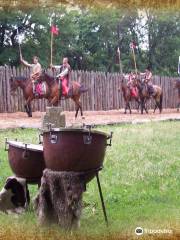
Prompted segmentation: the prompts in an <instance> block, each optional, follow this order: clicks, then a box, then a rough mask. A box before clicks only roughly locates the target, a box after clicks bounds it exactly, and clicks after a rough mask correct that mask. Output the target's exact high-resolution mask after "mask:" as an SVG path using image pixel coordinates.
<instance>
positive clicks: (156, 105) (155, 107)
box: [153, 102, 159, 113]
mask: <svg viewBox="0 0 180 240" xmlns="http://www.w3.org/2000/svg"><path fill="white" fill-rule="evenodd" d="M157 107H158V108H159V103H158V102H155V106H154V112H153V113H155V111H156V109H157Z"/></svg>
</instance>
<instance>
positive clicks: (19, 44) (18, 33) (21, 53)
mask: <svg viewBox="0 0 180 240" xmlns="http://www.w3.org/2000/svg"><path fill="white" fill-rule="evenodd" d="M17 36H18V46H19V54H20V56H21V57H22V52H21V45H20V42H19V30H18V28H17Z"/></svg>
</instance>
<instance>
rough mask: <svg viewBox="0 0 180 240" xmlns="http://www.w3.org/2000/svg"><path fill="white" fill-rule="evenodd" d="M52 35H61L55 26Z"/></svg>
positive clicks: (52, 27) (52, 28)
mask: <svg viewBox="0 0 180 240" xmlns="http://www.w3.org/2000/svg"><path fill="white" fill-rule="evenodd" d="M51 33H52V34H54V35H58V34H59V29H58V27H56V26H55V25H52V26H51Z"/></svg>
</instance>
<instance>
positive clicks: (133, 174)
mask: <svg viewBox="0 0 180 240" xmlns="http://www.w3.org/2000/svg"><path fill="white" fill-rule="evenodd" d="M98 129H99V130H102V131H105V132H110V131H113V132H114V135H113V141H112V147H108V148H107V152H106V157H105V162H104V169H103V171H102V172H101V173H100V179H101V185H102V190H103V194H104V200H105V203H106V208H107V214H108V219H109V223H110V227H109V229H108V230H107V229H106V227H105V224H104V219H103V213H102V209H101V205H100V199H99V195H98V189H97V185H96V181H95V180H96V179H94V180H93V181H91V182H90V184H89V185H88V186H87V191H86V193H85V194H84V201H85V202H86V203H87V204H88V207H86V208H84V209H83V213H82V218H81V227H80V230H79V232H78V233H77V235H78V236H79V234H81V235H83V239H84V236H86V235H88V236H92V235H97V234H101V236H102V233H103V236H105V235H106V234H109V232H111V233H119V234H128V235H131V236H132V237H133V236H134V229H135V228H136V227H137V226H141V227H143V228H151V229H164V228H165V229H172V230H173V231H174V232H180V147H179V145H180V122H163V123H154V122H153V123H148V124H142V125H123V126H108V127H99V128H98ZM5 137H7V138H8V139H15V138H18V140H23V141H26V142H27V143H28V142H29V143H32V142H33V143H37V142H38V132H37V131H36V130H18V129H17V130H13V131H12V130H11V131H1V132H0V187H2V186H3V184H4V182H5V179H6V178H7V177H8V176H10V175H12V172H11V169H10V167H9V164H8V159H7V152H5V151H4V139H5ZM30 193H31V197H33V196H35V194H36V193H37V187H36V186H34V185H31V186H30ZM12 224H13V226H14V228H15V229H16V231H19V232H21V233H25V232H26V235H27V234H31V233H32V235H31V236H36V237H37V236H38V237H39V239H45V236H46V237H47V236H49V237H48V238H47V239H50V235H48V233H49V232H48V231H54V233H53V234H54V237H53V238H52V239H56V238H55V233H56V234H57V236H56V237H57V239H59V238H58V236H59V235H58V234H60V233H59V231H57V227H56V226H54V227H53V228H51V230H50V229H48V230H47V229H46V230H45V229H43V228H40V227H39V226H38V223H37V220H36V216H35V213H34V212H33V208H32V204H31V206H30V209H29V211H28V212H27V213H26V214H24V215H22V216H20V217H18V218H16V217H14V216H7V215H5V214H0V236H1V233H2V234H5V231H10V232H12V234H13V231H12V229H11V226H12ZM5 226H6V227H5ZM14 228H13V229H14ZM44 234H45V235H44ZM49 234H50V233H49ZM60 235H61V237H62V236H64V238H65V239H66V238H71V239H72V236H71V237H70V236H67V235H63V234H62V233H61V234H60ZM15 236H16V234H15V235H14V234H13V237H15ZM29 236H30V235H29ZM36 237H35V238H34V239H37V238H36ZM76 237H77V236H76ZM14 239H16V238H14ZM17 239H18V238H17ZM27 239H28V238H27Z"/></svg>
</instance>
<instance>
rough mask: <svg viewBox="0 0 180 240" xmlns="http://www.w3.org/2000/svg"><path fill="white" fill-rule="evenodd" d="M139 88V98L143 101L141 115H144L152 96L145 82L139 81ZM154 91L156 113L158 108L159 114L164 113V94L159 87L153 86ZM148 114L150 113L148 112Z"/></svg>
mask: <svg viewBox="0 0 180 240" xmlns="http://www.w3.org/2000/svg"><path fill="white" fill-rule="evenodd" d="M137 87H138V89H139V96H140V99H141V114H143V109H145V104H146V102H147V100H149V99H150V98H151V95H150V94H149V91H148V86H147V83H145V82H144V81H143V80H139V79H138V80H137ZM152 87H153V89H154V94H153V96H152V98H153V99H154V100H155V107H154V113H155V111H156V109H157V108H159V112H160V113H161V112H162V100H163V92H162V88H161V87H159V86H157V85H152ZM146 113H148V112H147V111H146Z"/></svg>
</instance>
